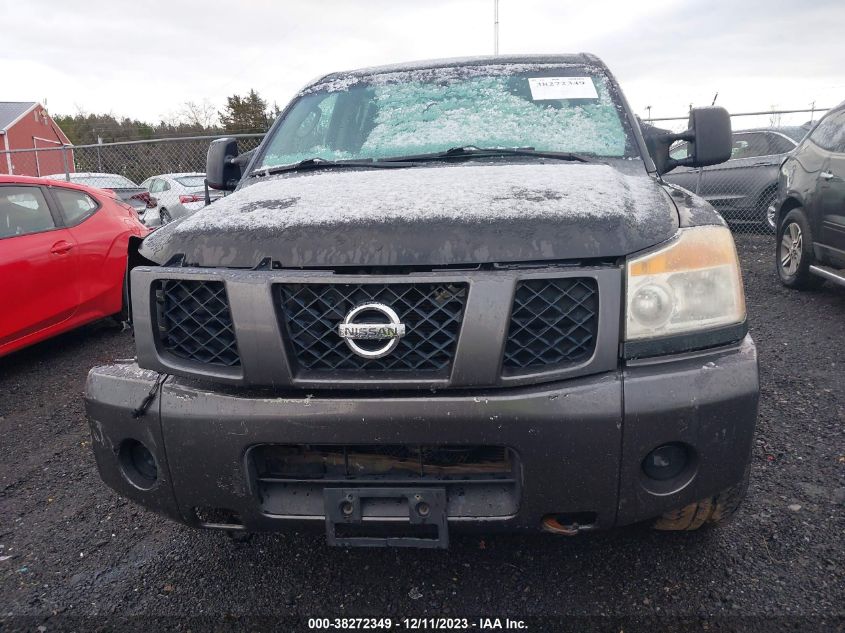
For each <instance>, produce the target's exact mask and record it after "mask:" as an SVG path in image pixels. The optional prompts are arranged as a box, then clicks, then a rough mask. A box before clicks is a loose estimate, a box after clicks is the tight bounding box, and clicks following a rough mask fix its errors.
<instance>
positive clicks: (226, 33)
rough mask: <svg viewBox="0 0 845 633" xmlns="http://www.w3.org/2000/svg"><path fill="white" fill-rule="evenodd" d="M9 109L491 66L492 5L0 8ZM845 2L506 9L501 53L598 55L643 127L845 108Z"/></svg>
mask: <svg viewBox="0 0 845 633" xmlns="http://www.w3.org/2000/svg"><path fill="white" fill-rule="evenodd" d="M0 15H2V22H0V25H1V26H0V28H2V40H0V41H2V46H0V77H2V84H0V85H2V89H0V101H28V100H33V101H44V100H45V99H46V100H47V106H48V108H49V110H50V111H51V112H52V113H54V114H57V113H62V114H68V113H70V114H72V113H75V112H76V111H78V110H82V111H86V112H98V113H99V112H111V113H113V114H115V115H117V116H129V117H133V118H138V119H142V120H150V121H154V120H158V119H160V118H162V117H165V118H169V117H173V116H174V115H175V114H176V113H178V112H179V110H180V107H181V104H183V103H184V102H185V101H189V100H192V101H196V102H202V101H204V100H208V101H209V102H210V103H212V104H214V105H215V106H216V107H217V108H219V107H221V106H222V104H223V102H224V100H225V97H226V96H227V95H231V94H233V93H245V92H246V91H248V90H249V89H250V88H255V89H256V90H258V91H259V92H260V93H261V95H262V96H264V97H265V98H266V99H268V100H269V101H271V102H272V101H276V102H278V103H279V105H280V106H282V105H284V104H285V103H287V101H288V100H289V99H290V98H291V96H292V95H293V93H294V92H295V91H296V90H297V89H299V88H300V87H301V86H302V85H303V84H304V83H306V82H307V81H309V80H310V79H312V78H314V77H315V76H317V75H321V74H324V73H327V72H331V71H335V70H343V69H350V68H356V67H361V66H370V65H376V64H384V63H392V62H397V61H409V60H415V59H428V58H433V57H452V56H464V55H484V54H490V53H492V52H493V0H449V1H446V0H366V1H365V0H359V1H353V0H304V1H294V0H287V1H285V0H237V1H235V0H230V1H229V2H225V3H223V2H215V1H213V0H202V1H196V2H195V1H186V0H168V1H161V0H146V1H145V2H137V1H134V0H133V1H127V0H108V1H107V2H99V1H92V0H76V1H75V2H57V1H56V2H48V1H46V0H27V1H25V2H21V1H20V0H0ZM843 27H845V2H843V1H842V0H814V1H813V2H795V1H794V0H783V1H781V0H709V1H706V0H698V1H693V0H636V1H629V0H581V1H575V0H567V1H561V0H500V51H501V53H556V52H560V53H568V52H579V51H589V52H592V53H595V54H597V55H598V56H599V57H601V58H602V59H604V61H605V62H606V63H607V64H608V65H609V67H610V69H611V70H612V71H613V72H614V74H615V75H616V77H617V79H618V80H619V81H620V83H621V84H622V88H623V90H624V91H625V93H626V95H627V97H628V100H629V101H630V102H631V105H632V106H633V108H634V109H635V111H637V113H639V114H645V113H646V106H649V105H650V106H652V115H653V116H655V117H658V116H667V115H674V114H683V113H684V112H686V110H687V107H688V105H689V104H690V103H693V104H695V105H708V104H709V103H710V102H711V101H712V99H713V96H714V94H715V93H716V92H717V91H718V92H719V98H718V102H717V103H719V104H721V105H723V106H725V107H727V108H728V109H729V110H731V111H735V112H739V111H748V110H752V109H768V108H770V107H771V106H772V105H776V106H778V107H780V108H789V109H791V108H804V107H808V104H809V103H810V102H811V101H816V102H817V103H816V105H817V106H830V105H834V104H836V103H838V102H840V101H842V100H843V99H845V44H843V39H842V38H843Z"/></svg>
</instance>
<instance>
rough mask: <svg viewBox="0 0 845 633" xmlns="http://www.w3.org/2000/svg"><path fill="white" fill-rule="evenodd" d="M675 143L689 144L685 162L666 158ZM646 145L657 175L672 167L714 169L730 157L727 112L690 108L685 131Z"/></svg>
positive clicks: (659, 138)
mask: <svg viewBox="0 0 845 633" xmlns="http://www.w3.org/2000/svg"><path fill="white" fill-rule="evenodd" d="M675 141H687V142H688V143H689V155H688V156H687V157H686V158H680V159H675V158H671V157H670V156H669V148H670V147H671V146H672V143H674V142H675ZM650 143H651V145H650V146H649V151H650V153H651V154H652V158H653V159H654V164H655V166H656V167H657V173H658V174H665V173H667V172H669V171H671V170H673V169H675V167H706V166H707V165H718V164H719V163H724V162H725V161H726V160H728V159H729V158H730V157H731V147H732V146H733V139H732V136H731V117H730V115H729V114H728V111H727V110H725V109H724V108H720V107H708V108H693V109H692V111H691V112H690V115H689V126H688V129H687V130H685V131H683V132H679V133H677V134H664V135H661V136H657V137H654V138H652V139H650ZM652 149H653V151H652Z"/></svg>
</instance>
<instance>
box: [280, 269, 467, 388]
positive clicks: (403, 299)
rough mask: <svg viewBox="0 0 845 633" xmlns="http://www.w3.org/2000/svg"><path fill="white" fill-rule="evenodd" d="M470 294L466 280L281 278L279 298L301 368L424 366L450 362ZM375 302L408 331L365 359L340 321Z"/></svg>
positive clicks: (401, 368) (407, 368)
mask: <svg viewBox="0 0 845 633" xmlns="http://www.w3.org/2000/svg"><path fill="white" fill-rule="evenodd" d="M466 294H467V291H466V284H426V283H410V284H282V285H280V287H279V302H280V304H281V314H282V318H283V320H284V323H285V326H286V328H287V333H288V339H289V341H290V343H291V346H292V348H293V352H294V355H295V356H296V361H297V363H298V366H299V367H300V368H301V369H306V370H311V371H334V370H361V369H364V370H375V371H421V372H425V371H438V370H442V369H446V368H447V367H448V366H449V365H450V363H451V362H452V358H453V356H454V354H455V343H456V341H457V338H458V331H459V330H460V325H461V319H462V317H463V311H464V303H465V301H466ZM372 302H375V303H382V304H384V305H386V306H388V307H390V308H392V309H393V310H394V311H395V312H396V314H397V315H398V316H399V320H400V321H401V322H402V323H404V324H405V327H406V334H405V336H403V337H402V338H401V339H400V341H399V345H398V346H397V347H396V349H395V350H393V351H392V352H391V353H390V354H388V355H387V356H385V357H384V358H378V359H364V358H361V357H360V356H357V355H356V354H354V353H353V352H352V350H350V349H349V347H348V346H347V345H346V342H345V341H344V340H343V339H342V338H340V336H339V335H338V333H337V326H338V324H339V323H340V322H341V321H342V320H343V319H344V318H345V317H346V314H347V313H348V312H349V311H350V310H352V308H354V307H356V306H359V305H361V304H364V303H372ZM381 343H382V342H379V344H381Z"/></svg>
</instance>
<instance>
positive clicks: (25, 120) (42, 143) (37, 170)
mask: <svg viewBox="0 0 845 633" xmlns="http://www.w3.org/2000/svg"><path fill="white" fill-rule="evenodd" d="M70 144H71V143H70V140H68V137H67V136H65V135H64V132H62V131H61V129H59V126H58V125H56V123H55V122H54V121H53V119H51V118H50V115H49V114H47V110H46V109H44V106H42V105H41V104H40V103H36V102H34V101H0V174H16V175H19V176H41V175H45V174H58V173H62V172H64V171H65V161H64V159H63V158H62V154H64V153H65V152H61V151H36V150H46V149H47V148H56V147H61V146H62V145H70ZM18 149H26V150H32V151H27V152H14V151H12V152H10V151H9V150H18ZM66 154H67V165H68V170H69V171H73V153H72V152H71V151H67V152H66Z"/></svg>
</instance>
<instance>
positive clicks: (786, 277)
mask: <svg viewBox="0 0 845 633" xmlns="http://www.w3.org/2000/svg"><path fill="white" fill-rule="evenodd" d="M814 258H815V256H814V254H813V233H812V230H811V229H810V223H809V222H808V221H807V216H806V215H804V210H803V209H802V208H801V207H796V208H795V209H792V211H790V212H789V213H787V214H786V215H785V216H784V218H783V220H781V222H780V226H778V233H777V241H776V242H775V266H776V267H777V270H778V277H779V278H780V281H781V283H782V284H783V285H784V286H786V287H787V288H795V289H797V290H807V289H810V288H818V287H819V286H820V285H821V284H822V283H824V279H822V278H821V277H817V276H815V275H814V274H813V273H811V272H810V264H812V263H813V261H814Z"/></svg>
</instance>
